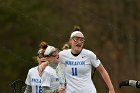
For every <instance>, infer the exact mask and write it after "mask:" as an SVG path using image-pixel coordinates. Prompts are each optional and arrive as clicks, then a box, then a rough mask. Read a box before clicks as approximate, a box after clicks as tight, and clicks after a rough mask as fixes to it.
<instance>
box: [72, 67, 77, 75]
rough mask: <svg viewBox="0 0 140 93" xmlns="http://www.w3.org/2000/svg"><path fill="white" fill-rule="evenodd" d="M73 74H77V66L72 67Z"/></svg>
mask: <svg viewBox="0 0 140 93" xmlns="http://www.w3.org/2000/svg"><path fill="white" fill-rule="evenodd" d="M72 75H73V76H77V68H72Z"/></svg>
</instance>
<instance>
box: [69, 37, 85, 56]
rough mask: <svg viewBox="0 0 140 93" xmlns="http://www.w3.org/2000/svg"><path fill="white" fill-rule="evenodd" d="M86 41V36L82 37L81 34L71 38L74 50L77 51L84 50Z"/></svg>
mask: <svg viewBox="0 0 140 93" xmlns="http://www.w3.org/2000/svg"><path fill="white" fill-rule="evenodd" d="M84 42H85V38H84V37H81V36H80V35H77V36H74V37H73V38H72V39H71V48H72V51H75V52H77V53H78V52H80V51H81V50H82V48H83V45H84Z"/></svg>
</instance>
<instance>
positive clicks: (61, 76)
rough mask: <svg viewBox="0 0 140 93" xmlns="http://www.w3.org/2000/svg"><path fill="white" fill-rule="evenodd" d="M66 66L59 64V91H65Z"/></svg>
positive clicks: (57, 70) (57, 71)
mask: <svg viewBox="0 0 140 93" xmlns="http://www.w3.org/2000/svg"><path fill="white" fill-rule="evenodd" d="M64 69H65V64H63V63H59V64H58V66H57V68H56V73H57V76H58V78H59V83H60V86H59V89H65V83H66V82H65V75H64Z"/></svg>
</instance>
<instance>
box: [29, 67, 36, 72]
mask: <svg viewBox="0 0 140 93" xmlns="http://www.w3.org/2000/svg"><path fill="white" fill-rule="evenodd" d="M36 69H37V66H36V67H32V68H30V69H29V72H32V71H34V70H36Z"/></svg>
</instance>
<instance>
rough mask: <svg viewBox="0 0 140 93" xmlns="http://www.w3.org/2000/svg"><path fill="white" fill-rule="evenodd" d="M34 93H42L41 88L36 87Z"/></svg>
mask: <svg viewBox="0 0 140 93" xmlns="http://www.w3.org/2000/svg"><path fill="white" fill-rule="evenodd" d="M36 93H42V88H41V86H37V85H36Z"/></svg>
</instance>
